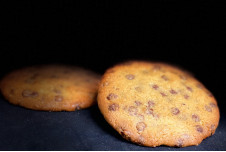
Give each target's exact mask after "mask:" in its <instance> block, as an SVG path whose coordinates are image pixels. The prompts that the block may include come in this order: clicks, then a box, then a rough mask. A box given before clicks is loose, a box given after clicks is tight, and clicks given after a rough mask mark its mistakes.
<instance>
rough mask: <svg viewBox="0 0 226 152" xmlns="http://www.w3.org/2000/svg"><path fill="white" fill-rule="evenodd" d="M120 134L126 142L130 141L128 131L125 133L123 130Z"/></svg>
mask: <svg viewBox="0 0 226 152" xmlns="http://www.w3.org/2000/svg"><path fill="white" fill-rule="evenodd" d="M120 134H121V136H122V137H123V138H125V139H126V140H128V141H131V137H130V136H131V132H130V131H127V130H125V129H121V131H120Z"/></svg>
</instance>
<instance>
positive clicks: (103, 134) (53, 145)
mask: <svg viewBox="0 0 226 152" xmlns="http://www.w3.org/2000/svg"><path fill="white" fill-rule="evenodd" d="M0 107H1V110H0V120H1V121H0V150H98V151H99V150H111V151H114V150H121V151H124V150H130V151H131V150H132V151H133V150H137V151H139V150H144V151H146V150H148V151H152V150H154V151H156V150H157V151H158V150H166V151H171V150H173V151H174V150H195V151H196V150H214V151H216V150H226V144H225V143H226V119H225V114H224V113H221V120H220V125H219V127H218V128H217V131H216V133H215V134H214V135H213V136H211V137H209V138H207V139H205V140H204V141H203V142H202V143H201V144H200V145H199V146H191V147H186V148H171V147H167V146H160V147H156V148H150V147H143V146H139V145H136V144H133V143H130V142H127V141H126V140H124V139H123V138H122V137H121V136H120V135H119V134H118V133H117V132H116V131H115V130H114V129H113V128H112V127H111V126H110V125H109V124H108V123H107V122H106V121H105V120H104V118H103V116H102V114H101V113H100V111H99V109H98V106H97V105H96V106H93V107H91V108H89V109H85V110H80V111H75V112H44V111H34V110H29V109H25V108H22V107H18V106H14V105H11V104H10V103H8V102H7V101H6V100H4V99H3V98H2V97H1V99H0Z"/></svg>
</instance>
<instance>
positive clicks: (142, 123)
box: [136, 122, 146, 132]
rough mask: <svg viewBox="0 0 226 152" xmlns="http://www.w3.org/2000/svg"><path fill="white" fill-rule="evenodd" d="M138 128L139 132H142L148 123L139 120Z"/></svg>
mask: <svg viewBox="0 0 226 152" xmlns="http://www.w3.org/2000/svg"><path fill="white" fill-rule="evenodd" d="M136 128H137V131H138V132H142V131H144V129H145V128H146V124H145V123H144V122H138V123H137V125H136Z"/></svg>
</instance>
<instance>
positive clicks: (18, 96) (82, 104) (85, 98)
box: [0, 65, 100, 111]
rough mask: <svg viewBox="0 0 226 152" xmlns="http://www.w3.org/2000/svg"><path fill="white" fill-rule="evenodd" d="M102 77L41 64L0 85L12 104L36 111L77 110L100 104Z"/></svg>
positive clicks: (11, 77) (84, 71)
mask: <svg viewBox="0 0 226 152" xmlns="http://www.w3.org/2000/svg"><path fill="white" fill-rule="evenodd" d="M99 81H100V76H99V75H98V74H96V73H94V72H91V71H89V70H85V69H82V68H79V67H74V66H66V65H40V66H33V67H27V68H23V69H19V70H15V71H13V72H11V73H9V74H8V75H6V76H5V77H4V78H3V79H2V80H1V82H0V89H1V92H2V94H3V96H4V97H5V98H6V99H7V100H8V101H9V102H10V103H12V104H15V105H19V106H22V107H25V108H29V109H33V110H44V111H75V110H79V109H83V108H88V107H90V106H92V105H93V104H95V103H96V95H97V89H98V83H99Z"/></svg>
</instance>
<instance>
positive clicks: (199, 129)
mask: <svg viewBox="0 0 226 152" xmlns="http://www.w3.org/2000/svg"><path fill="white" fill-rule="evenodd" d="M195 127H196V130H197V131H198V132H200V133H202V132H203V128H202V127H201V126H200V125H196V126H195Z"/></svg>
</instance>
